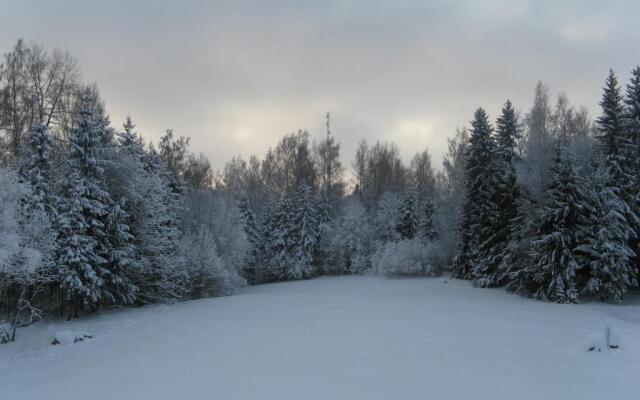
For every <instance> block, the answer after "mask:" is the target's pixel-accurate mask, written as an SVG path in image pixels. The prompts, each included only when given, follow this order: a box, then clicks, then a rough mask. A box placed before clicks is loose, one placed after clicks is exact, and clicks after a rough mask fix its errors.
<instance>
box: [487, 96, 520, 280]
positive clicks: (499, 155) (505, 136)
mask: <svg viewBox="0 0 640 400" xmlns="http://www.w3.org/2000/svg"><path fill="white" fill-rule="evenodd" d="M495 137H496V160H495V162H496V174H497V176H496V180H497V187H496V197H495V201H496V203H497V212H498V214H499V216H498V218H497V219H496V222H497V225H496V227H495V235H496V244H495V245H494V246H493V247H492V248H491V249H489V252H490V254H491V256H490V258H492V259H494V260H496V261H495V262H496V263H497V268H498V271H497V275H495V274H494V276H493V277H491V278H490V280H489V281H490V284H491V285H499V284H504V283H506V282H504V281H502V277H504V273H503V271H500V270H501V269H503V268H504V266H505V263H504V262H503V258H505V257H508V254H507V253H508V252H509V251H510V249H511V248H512V247H511V246H510V240H512V239H515V238H513V236H512V235H513V233H514V224H515V223H519V221H516V218H517V216H518V201H519V199H518V198H519V189H518V185H517V180H516V170H515V166H514V163H515V162H516V160H517V159H518V156H517V154H516V151H515V146H516V140H517V138H518V137H519V132H518V117H517V114H516V112H515V110H514V108H513V105H512V104H511V101H509V100H507V102H506V103H505V104H504V106H503V108H502V113H501V115H500V116H499V117H498V119H497V122H496V135H495ZM508 258H511V257H508ZM507 268H510V266H507Z"/></svg>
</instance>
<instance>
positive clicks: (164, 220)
mask: <svg viewBox="0 0 640 400" xmlns="http://www.w3.org/2000/svg"><path fill="white" fill-rule="evenodd" d="M152 165H153V164H152ZM155 168H161V165H155V166H151V167H150V169H149V171H147V172H146V175H145V176H144V179H143V180H141V182H140V188H139V190H140V193H141V196H142V197H143V198H144V203H143V204H142V208H141V215H142V218H141V221H140V223H139V226H138V229H137V232H136V236H135V239H134V243H135V245H136V249H137V252H138V254H139V257H140V261H139V263H140V265H139V268H138V269H137V270H136V275H135V279H134V283H135V284H136V285H137V287H138V289H139V293H138V299H139V300H140V301H142V302H145V303H148V302H154V301H167V300H175V299H179V298H181V297H182V296H183V295H184V293H185V290H186V289H185V281H186V272H185V271H184V258H183V257H182V254H181V253H180V248H179V244H180V240H181V237H182V233H181V231H180V229H179V225H180V221H179V219H178V216H177V213H176V209H177V205H176V202H177V199H176V197H175V194H174V193H173V192H172V190H171V187H170V186H169V184H168V183H166V182H165V181H164V180H163V179H162V176H161V174H160V173H159V172H158V171H157V170H156V169H155Z"/></svg>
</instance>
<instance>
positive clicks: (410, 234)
mask: <svg viewBox="0 0 640 400" xmlns="http://www.w3.org/2000/svg"><path fill="white" fill-rule="evenodd" d="M398 214H399V221H398V225H397V226H396V230H397V231H398V233H399V234H400V238H401V239H413V238H414V237H415V236H416V235H417V233H418V224H419V220H418V197H417V195H416V192H415V190H407V192H406V193H405V194H404V198H403V199H402V203H401V204H400V209H399V210H398Z"/></svg>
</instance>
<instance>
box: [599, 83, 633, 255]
mask: <svg viewBox="0 0 640 400" xmlns="http://www.w3.org/2000/svg"><path fill="white" fill-rule="evenodd" d="M600 106H601V107H602V114H601V116H600V117H599V118H598V119H597V124H598V129H599V131H600V136H599V137H598V138H599V139H600V142H601V144H602V151H603V154H604V157H605V158H604V164H605V166H606V168H607V174H608V176H609V179H608V180H609V185H608V187H609V189H610V190H612V191H613V192H614V194H615V195H616V196H617V197H618V198H619V199H620V200H621V201H623V202H624V203H625V206H624V207H623V208H622V209H620V211H621V212H623V213H624V214H623V216H624V219H625V220H626V221H627V223H628V224H629V228H630V229H631V232H632V234H631V236H630V237H629V239H630V240H633V241H634V243H635V241H636V239H637V238H638V233H639V232H640V216H639V215H638V209H637V204H638V203H637V202H638V196H637V192H638V190H637V186H636V184H637V182H638V180H637V179H638V178H637V174H636V171H635V168H634V163H635V162H636V161H637V160H636V150H635V149H634V146H633V143H632V138H631V137H629V136H630V135H628V134H627V132H629V131H628V130H625V129H624V122H625V120H624V104H623V99H622V95H621V94H620V87H619V86H618V80H617V78H616V76H615V74H614V73H613V71H609V76H608V77H607V80H606V82H605V87H604V92H603V95H602V100H601V101H600ZM627 120H628V119H627ZM631 136H632V135H631Z"/></svg>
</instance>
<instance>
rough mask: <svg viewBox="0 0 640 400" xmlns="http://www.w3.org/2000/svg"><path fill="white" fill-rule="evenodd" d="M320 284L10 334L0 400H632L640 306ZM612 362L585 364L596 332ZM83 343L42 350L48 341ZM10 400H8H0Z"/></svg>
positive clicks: (369, 282)
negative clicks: (74, 338)
mask: <svg viewBox="0 0 640 400" xmlns="http://www.w3.org/2000/svg"><path fill="white" fill-rule="evenodd" d="M444 283H445V280H443V279H384V278H377V277H340V278H321V279H315V280H311V281H301V282H287V283H277V284H269V285H261V286H255V287H249V288H246V289H243V290H241V291H240V293H239V294H237V295H234V296H230V297H223V298H214V299H205V300H197V301H189V302H184V303H178V304H174V305H157V306H150V307H145V308H141V309H129V310H121V311H111V312H105V313H102V314H98V315H94V316H89V317H86V318H83V319H80V320H78V321H73V322H70V323H67V322H62V321H59V322H50V323H39V324H36V325H35V326H32V327H29V328H24V329H20V330H19V331H18V340H17V341H16V342H15V343H10V344H6V345H2V346H0V387H1V389H0V398H10V399H13V400H20V399H49V400H55V399H61V400H62V399H64V400H73V399H87V398H91V399H95V400H102V399H109V400H116V399H153V400H156V399H185V400H187V399H278V400H286V399H296V400H299V399H349V400H353V399H438V400H447V399H473V400H480V399H487V400H489V399H490V400H500V399H509V400H514V399H517V400H527V399H532V400H533V399H535V400H538V399H581V400H590V399H593V400H596V399H599V400H603V399H616V400H624V399H636V398H637V396H638V393H640V379H638V371H640V320H639V319H638V318H637V315H638V313H639V312H640V303H638V301H637V300H638V299H637V297H635V296H629V298H628V300H629V301H628V303H627V304H625V305H621V306H618V305H607V304H601V303H589V304H579V305H564V304H550V303H544V302H540V301H534V300H529V299H525V298H521V297H519V296H516V295H510V294H508V293H505V292H504V291H503V290H496V289H477V288H473V287H472V286H471V284H470V283H469V282H463V281H458V280H451V279H449V280H448V283H447V284H444ZM607 325H609V326H610V327H611V330H612V332H615V335H616V337H617V338H619V341H620V348H619V349H615V350H614V349H611V350H610V351H605V350H604V349H603V351H602V352H597V351H596V352H593V351H592V352H588V351H585V349H584V348H583V344H584V341H585V340H587V338H589V337H593V338H595V339H594V340H604V337H605V336H604V335H605V329H606V326H607ZM64 330H67V331H71V332H72V333H73V332H92V333H94V334H95V336H94V338H93V339H91V340H85V341H83V342H82V343H77V344H74V345H69V346H52V345H51V344H50V343H51V336H52V335H51V334H52V333H54V334H55V332H59V331H64ZM3 396H6V397H3Z"/></svg>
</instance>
